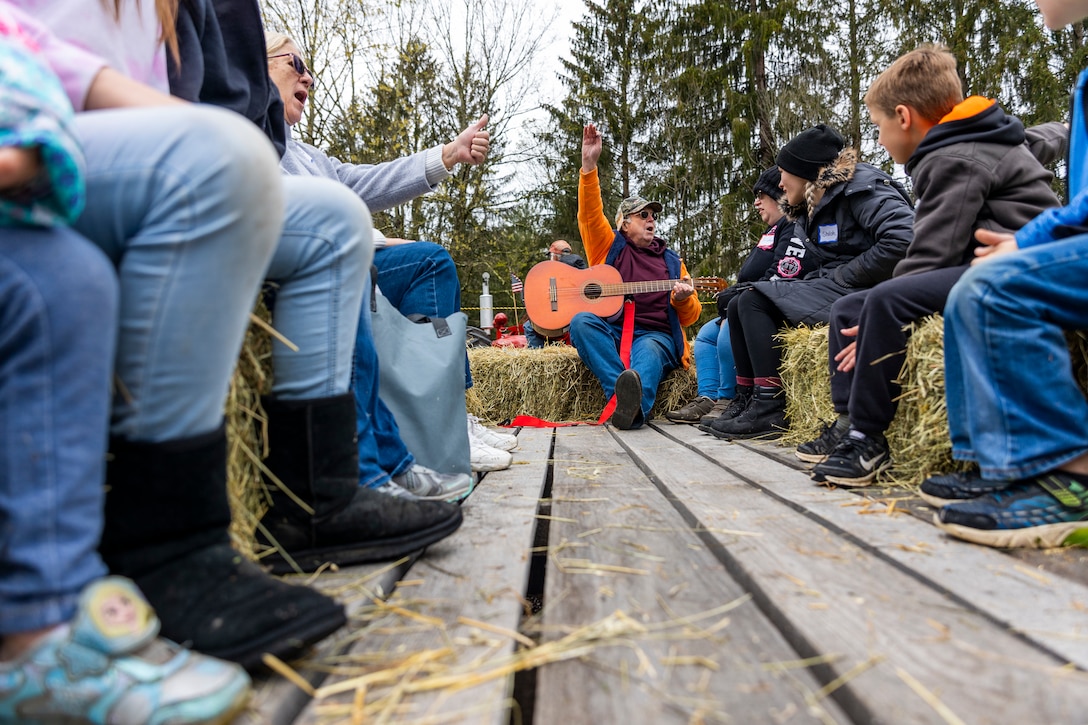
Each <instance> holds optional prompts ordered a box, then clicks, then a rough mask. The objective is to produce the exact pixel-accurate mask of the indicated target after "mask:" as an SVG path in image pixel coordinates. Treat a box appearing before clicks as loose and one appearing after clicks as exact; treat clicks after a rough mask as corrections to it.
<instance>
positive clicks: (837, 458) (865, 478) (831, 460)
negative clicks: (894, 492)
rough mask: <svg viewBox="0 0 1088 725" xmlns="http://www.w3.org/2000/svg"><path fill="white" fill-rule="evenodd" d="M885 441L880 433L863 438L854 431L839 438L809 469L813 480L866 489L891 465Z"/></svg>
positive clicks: (852, 429)
mask: <svg viewBox="0 0 1088 725" xmlns="http://www.w3.org/2000/svg"><path fill="white" fill-rule="evenodd" d="M891 462H892V459H891V456H890V455H889V454H888V441H887V440H885V438H884V436H883V435H881V434H879V433H878V434H875V435H865V434H864V433H862V432H861V431H859V430H855V429H854V428H851V429H850V432H848V433H847V434H846V435H844V436H843V437H842V440H840V441H839V444H838V445H837V446H835V450H833V451H831V453H830V454H829V455H828V457H827V460H826V461H824V462H823V463H817V464H816V467H815V468H813V469H812V475H813V478H815V479H816V480H817V481H828V482H830V483H834V484H835V485H836V486H846V487H848V488H858V487H861V486H868V485H869V484H870V483H872V482H873V479H874V478H876V475H877V474H878V473H880V472H881V471H883V470H884V469H885V468H887V467H888V466H890V465H891Z"/></svg>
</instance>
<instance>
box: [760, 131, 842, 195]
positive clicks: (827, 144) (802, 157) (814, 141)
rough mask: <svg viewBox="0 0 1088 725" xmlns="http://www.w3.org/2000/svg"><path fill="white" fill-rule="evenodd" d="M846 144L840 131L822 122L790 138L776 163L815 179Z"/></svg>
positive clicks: (803, 176)
mask: <svg viewBox="0 0 1088 725" xmlns="http://www.w3.org/2000/svg"><path fill="white" fill-rule="evenodd" d="M845 145H846V142H845V141H843V138H842V136H840V135H839V132H838V131H836V130H835V129H833V128H831V127H830V126H826V125H824V124H822V123H821V124H819V125H817V126H813V127H812V128H810V129H806V130H804V131H802V132H801V133H799V134H797V135H796V136H794V137H793V138H792V139H790V140H789V141H788V142H787V143H786V145H785V146H783V147H782V150H781V151H779V152H778V158H776V159H775V163H776V164H778V166H779V168H781V169H783V170H785V171H788V172H790V173H791V174H793V175H794V176H800V177H801V178H802V179H807V180H809V181H815V180H816V178H817V177H818V176H819V175H820V169H822V168H823V167H825V166H827V165H828V164H830V163H831V162H832V161H834V160H835V158H836V157H837V156H838V155H839V152H840V151H842V148H843V146H845Z"/></svg>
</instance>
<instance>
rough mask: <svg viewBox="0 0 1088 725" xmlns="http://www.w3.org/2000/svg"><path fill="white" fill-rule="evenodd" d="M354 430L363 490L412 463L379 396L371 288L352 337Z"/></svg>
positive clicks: (387, 478) (381, 481) (410, 456)
mask: <svg viewBox="0 0 1088 725" xmlns="http://www.w3.org/2000/svg"><path fill="white" fill-rule="evenodd" d="M351 386H352V391H353V392H354V393H355V426H356V428H355V430H356V433H357V436H358V447H359V485H360V486H363V487H365V488H372V487H376V486H380V485H382V484H383V483H388V481H389V477H390V476H391V475H392V476H395V475H397V474H399V473H403V472H404V471H406V470H408V468H409V467H410V466H411V465H412V464H413V463H415V459H414V458H413V457H412V454H411V453H409V452H408V448H407V447H406V446H405V445H404V441H402V440H401V438H400V430H399V429H398V428H397V421H396V420H395V419H394V418H393V413H392V412H391V411H390V410H389V408H387V407H385V403H383V402H382V399H381V398H380V397H378V351H377V350H376V349H375V348H374V333H373V331H372V330H371V326H370V285H367V286H366V289H365V290H364V291H363V313H362V314H361V315H360V316H359V328H358V333H357V334H356V336H355V375H354V378H353V380H352V383H351Z"/></svg>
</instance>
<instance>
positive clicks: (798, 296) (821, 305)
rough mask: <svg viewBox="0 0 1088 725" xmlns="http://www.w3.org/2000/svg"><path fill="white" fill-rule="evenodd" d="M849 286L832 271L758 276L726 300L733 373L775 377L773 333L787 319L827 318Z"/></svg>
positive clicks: (778, 357) (777, 359)
mask: <svg viewBox="0 0 1088 725" xmlns="http://www.w3.org/2000/svg"><path fill="white" fill-rule="evenodd" d="M847 294H850V289H849V288H847V287H843V286H841V285H839V284H838V283H836V282H835V281H834V280H833V279H832V278H831V277H818V278H815V279H802V280H794V281H788V280H774V281H765V282H756V283H755V284H753V285H752V287H751V288H750V289H747V290H745V291H744V292H741V293H740V294H738V295H737V296H736V297H734V298H733V299H732V300H730V301H729V307H728V317H729V340H730V343H731V344H732V347H733V359H734V361H735V363H736V366H737V375H738V376H739V377H742V378H745V377H747V378H777V377H778V376H779V375H780V373H779V368H781V366H782V348H781V344H780V343H779V342H778V341H777V340H775V335H777V334H778V332H779V330H780V329H781V328H782V327H783V326H785V325H791V326H793V325H801V324H804V325H815V324H818V323H821V322H827V321H828V317H829V316H830V314H831V306H832V304H833V303H834V302H836V301H837V300H839V299H841V298H842V297H843V295H847Z"/></svg>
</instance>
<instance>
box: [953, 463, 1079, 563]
mask: <svg viewBox="0 0 1088 725" xmlns="http://www.w3.org/2000/svg"><path fill="white" fill-rule="evenodd" d="M1081 479H1083V477H1076V476H1072V475H1070V474H1067V473H1063V472H1061V471H1053V472H1051V473H1047V474H1043V475H1041V476H1036V477H1034V478H1027V479H1024V480H1022V481H1018V482H1017V483H1015V484H1013V485H1012V486H1011V487H1010V488H1007V489H1005V490H1003V491H995V492H993V493H989V494H987V495H985V496H981V497H979V498H975V499H970V500H967V501H962V502H956V503H950V504H948V505H947V506H944V507H943V508H942V509H941V510H940V512H939V513H938V514H937V521H936V523H937V525H938V526H940V527H941V528H942V529H944V530H945V531H947V532H948V533H949V534H951V535H952V536H955V537H956V538H959V539H965V540H967V541H973V542H975V543H976V544H985V545H987V546H997V547H1002V548H1012V547H1033V548H1038V549H1044V548H1049V547H1054V546H1062V545H1070V544H1078V545H1081V544H1082V543H1083V542H1085V541H1086V539H1085V532H1088V485H1086V484H1085V483H1084V482H1083V481H1082V480H1081Z"/></svg>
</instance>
